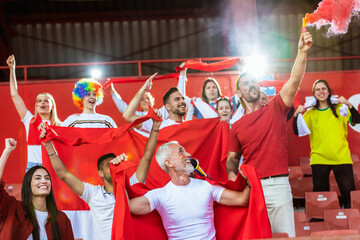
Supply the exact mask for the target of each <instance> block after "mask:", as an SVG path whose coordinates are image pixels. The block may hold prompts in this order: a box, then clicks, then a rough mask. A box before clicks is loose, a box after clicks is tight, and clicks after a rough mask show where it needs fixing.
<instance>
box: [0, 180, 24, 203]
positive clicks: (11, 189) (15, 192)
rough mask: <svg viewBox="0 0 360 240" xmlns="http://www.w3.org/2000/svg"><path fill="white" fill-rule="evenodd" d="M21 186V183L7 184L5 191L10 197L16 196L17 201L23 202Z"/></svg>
mask: <svg viewBox="0 0 360 240" xmlns="http://www.w3.org/2000/svg"><path fill="white" fill-rule="evenodd" d="M21 185H22V184H21V183H13V184H11V183H10V184H5V187H4V189H5V191H7V192H8V193H9V195H11V196H14V197H15V198H16V199H17V200H21Z"/></svg>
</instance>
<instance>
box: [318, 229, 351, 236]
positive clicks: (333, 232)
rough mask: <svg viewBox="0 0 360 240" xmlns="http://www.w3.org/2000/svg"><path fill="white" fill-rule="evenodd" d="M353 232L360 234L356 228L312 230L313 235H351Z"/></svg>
mask: <svg viewBox="0 0 360 240" xmlns="http://www.w3.org/2000/svg"><path fill="white" fill-rule="evenodd" d="M351 234H358V231H356V230H349V229H347V230H328V231H319V232H312V233H311V236H329V235H351Z"/></svg>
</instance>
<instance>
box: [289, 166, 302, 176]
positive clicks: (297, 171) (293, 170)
mask: <svg viewBox="0 0 360 240" xmlns="http://www.w3.org/2000/svg"><path fill="white" fill-rule="evenodd" d="M303 176H304V173H303V171H302V169H301V167H300V166H291V167H289V179H291V178H302V177H303Z"/></svg>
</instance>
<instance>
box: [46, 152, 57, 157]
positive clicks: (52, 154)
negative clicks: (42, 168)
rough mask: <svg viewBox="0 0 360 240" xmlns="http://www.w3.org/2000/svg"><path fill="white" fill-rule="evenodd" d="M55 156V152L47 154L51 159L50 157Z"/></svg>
mask: <svg viewBox="0 0 360 240" xmlns="http://www.w3.org/2000/svg"><path fill="white" fill-rule="evenodd" d="M56 154H57V152H53V153H51V154H48V156H49V157H51V156H54V155H56Z"/></svg>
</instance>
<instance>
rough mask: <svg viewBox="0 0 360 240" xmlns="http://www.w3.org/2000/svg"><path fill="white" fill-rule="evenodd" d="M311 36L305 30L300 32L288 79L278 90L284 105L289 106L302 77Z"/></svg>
mask: <svg viewBox="0 0 360 240" xmlns="http://www.w3.org/2000/svg"><path fill="white" fill-rule="evenodd" d="M311 45H312V37H311V34H310V33H308V32H306V33H302V34H301V36H300V39H299V43H298V53H297V56H296V59H295V63H294V66H293V68H292V70H291V76H290V79H289V80H288V81H287V82H286V83H285V84H284V86H283V88H282V89H281V91H280V96H281V98H282V100H283V101H284V103H285V105H286V106H288V107H291V106H292V104H293V102H294V98H295V94H296V91H297V90H298V88H299V86H300V83H301V80H302V79H303V77H304V73H305V68H306V59H307V51H308V50H309V49H310V48H311Z"/></svg>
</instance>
